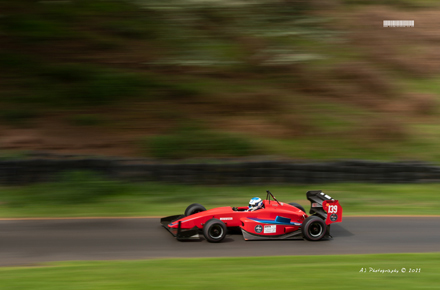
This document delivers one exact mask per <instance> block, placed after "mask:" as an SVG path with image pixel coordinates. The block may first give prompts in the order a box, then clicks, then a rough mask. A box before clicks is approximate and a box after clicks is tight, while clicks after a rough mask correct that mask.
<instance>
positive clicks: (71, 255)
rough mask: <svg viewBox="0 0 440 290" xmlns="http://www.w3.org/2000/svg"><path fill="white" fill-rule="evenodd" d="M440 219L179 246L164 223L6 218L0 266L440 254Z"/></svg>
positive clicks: (364, 220)
mask: <svg viewBox="0 0 440 290" xmlns="http://www.w3.org/2000/svg"><path fill="white" fill-rule="evenodd" d="M439 229H440V217H345V218H344V220H343V222H342V223H341V224H334V225H333V226H332V231H331V234H332V235H333V239H330V240H325V241H320V242H309V241H304V240H276V241H244V240H243V237H242V235H240V234H235V235H228V236H227V237H226V238H225V240H224V242H222V243H219V244H212V243H208V242H207V241H206V240H204V239H200V240H198V241H189V242H179V241H177V240H176V239H175V238H173V236H172V235H171V234H170V233H169V232H168V231H166V230H165V229H164V228H162V227H161V226H160V224H159V219H153V218H136V219H117V218H114V219H59V220H1V221H0V234H1V237H0V266H12V265H35V264H37V263H40V262H48V261H67V260H121V259H122V260H125V259H150V258H171V257H173V258H174V257H237V256H238V257H240V256H280V255H327V254H371V253H421V252H440V231H439Z"/></svg>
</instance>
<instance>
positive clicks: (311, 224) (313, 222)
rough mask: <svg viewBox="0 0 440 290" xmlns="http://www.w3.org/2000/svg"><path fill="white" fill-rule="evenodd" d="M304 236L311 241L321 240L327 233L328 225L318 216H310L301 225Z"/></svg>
mask: <svg viewBox="0 0 440 290" xmlns="http://www.w3.org/2000/svg"><path fill="white" fill-rule="evenodd" d="M301 232H302V234H303V237H304V238H305V239H306V240H309V241H319V240H320V239H322V238H323V237H324V236H325V234H326V233H327V225H326V224H325V222H324V220H323V219H321V218H319V217H317V216H314V215H312V216H309V217H308V218H306V219H305V220H304V222H303V223H302V225H301Z"/></svg>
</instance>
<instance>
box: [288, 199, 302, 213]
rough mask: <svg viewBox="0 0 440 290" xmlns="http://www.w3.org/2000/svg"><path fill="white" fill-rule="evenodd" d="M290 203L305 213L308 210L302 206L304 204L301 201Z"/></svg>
mask: <svg viewBox="0 0 440 290" xmlns="http://www.w3.org/2000/svg"><path fill="white" fill-rule="evenodd" d="M289 204H290V205H291V206H294V207H296V208H298V209H300V210H302V211H303V212H304V213H305V212H306V210H305V209H304V208H303V207H302V205H300V204H299V203H296V202H290V203H289Z"/></svg>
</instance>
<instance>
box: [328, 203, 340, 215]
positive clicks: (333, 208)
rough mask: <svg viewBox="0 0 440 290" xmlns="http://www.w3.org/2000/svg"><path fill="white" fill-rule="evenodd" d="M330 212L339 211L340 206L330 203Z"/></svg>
mask: <svg viewBox="0 0 440 290" xmlns="http://www.w3.org/2000/svg"><path fill="white" fill-rule="evenodd" d="M328 213H338V206H337V205H329V206H328Z"/></svg>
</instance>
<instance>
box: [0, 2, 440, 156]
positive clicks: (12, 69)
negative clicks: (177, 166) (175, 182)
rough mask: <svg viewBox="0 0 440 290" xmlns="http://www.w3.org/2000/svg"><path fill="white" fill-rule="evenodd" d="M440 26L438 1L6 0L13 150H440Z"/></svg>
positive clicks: (6, 86) (3, 74) (7, 102)
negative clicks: (388, 24)
mask: <svg viewBox="0 0 440 290" xmlns="http://www.w3.org/2000/svg"><path fill="white" fill-rule="evenodd" d="M383 20H415V27H414V28H383V27H382V21H383ZM439 27H440V3H439V2H437V1H433V0H420V1H416V0H413V1H411V0H394V1H393V0H388V1H375V0H372V1H362V0H340V1H336V0H314V1H293V0H292V1H289V0H284V1H214V0H211V1H197V0H192V1H191V0H179V1H171V0H168V1H165V0H161V1H153V0H150V1H149V0H138V1H122V0H114V1H110V0H107V1H105V0H102V1H100V0H93V1H92V0H71V1H30V0H17V1H7V0H2V1H0V43H1V45H0V148H1V150H2V153H1V154H2V155H11V154H12V155H13V154H20V152H25V151H26V150H43V151H51V152H58V153H79V154H94V155H119V156H147V157H157V158H166V159H171V158H196V157H204V158H211V157H235V156H276V157H280V158H294V159H338V158H362V159H381V160H383V159H385V160H386V159H387V160H402V159H412V160H414V159H417V160H428V161H440V152H439V151H438V150H437V148H439V147H440V119H439V118H438V116H439V113H440V111H439V106H438V102H439V98H440V51H439V50H438V45H439V43H440V34H439Z"/></svg>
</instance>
